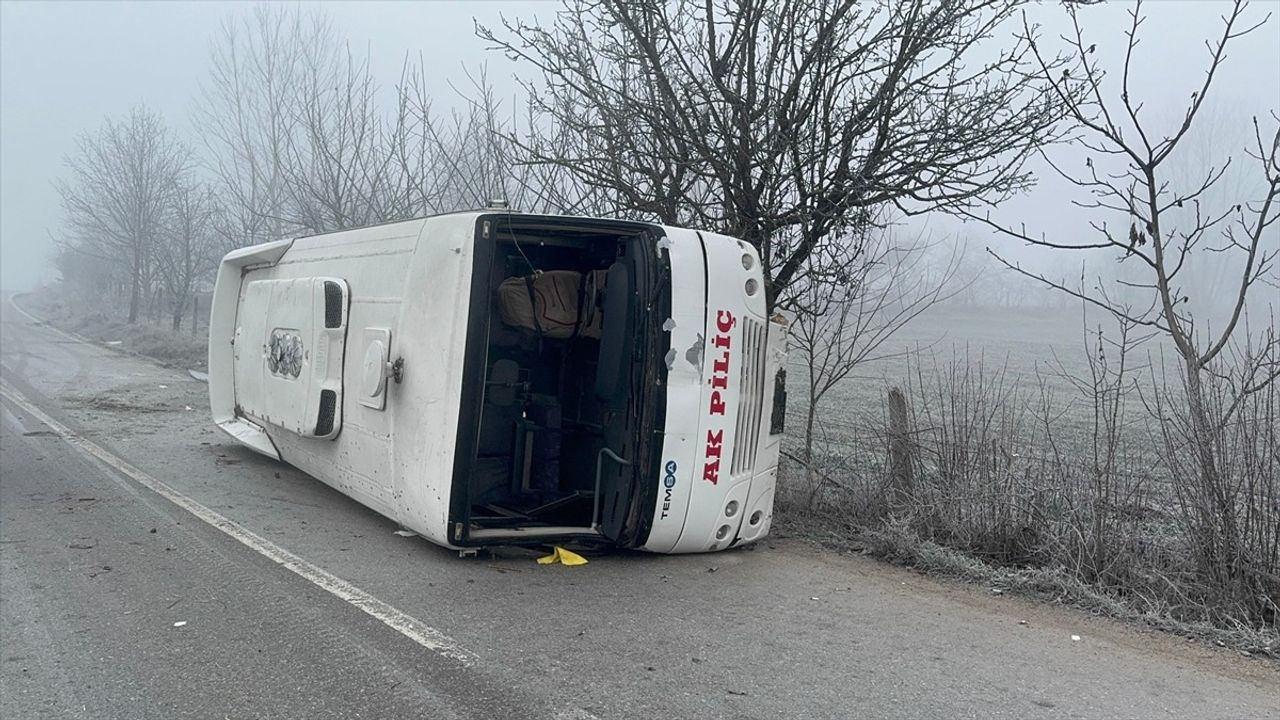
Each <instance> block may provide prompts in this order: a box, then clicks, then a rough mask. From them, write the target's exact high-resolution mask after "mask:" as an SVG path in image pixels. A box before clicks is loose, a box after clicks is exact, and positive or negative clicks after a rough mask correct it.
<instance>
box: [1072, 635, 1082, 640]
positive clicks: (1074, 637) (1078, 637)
mask: <svg viewBox="0 0 1280 720" xmlns="http://www.w3.org/2000/svg"><path fill="white" fill-rule="evenodd" d="M1071 642H1080V636H1079V635H1072V636H1071Z"/></svg>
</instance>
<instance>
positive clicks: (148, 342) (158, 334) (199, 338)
mask: <svg viewBox="0 0 1280 720" xmlns="http://www.w3.org/2000/svg"><path fill="white" fill-rule="evenodd" d="M19 302H20V304H21V305H22V306H23V308H24V309H26V310H27V311H28V312H30V313H32V314H34V315H35V316H36V317H39V318H41V319H43V320H45V321H47V322H49V323H50V324H52V325H54V326H55V327H58V328H61V329H63V330H69V331H71V332H74V333H76V334H78V335H82V336H84V337H86V338H88V339H90V340H92V341H94V342H98V343H103V344H106V345H107V346H108V347H111V348H114V349H118V350H123V351H126V352H131V353H134V354H137V355H143V356H146V357H149V358H152V359H155V360H159V361H161V362H163V363H166V364H169V365H172V366H174V367H179V368H183V369H189V368H203V367H205V365H206V363H207V362H208V346H209V338H208V335H207V334H205V333H203V332H201V333H200V334H198V335H194V336H193V335H192V334H191V333H190V331H189V330H185V329H184V330H182V331H180V332H176V333H175V332H173V331H172V330H170V329H169V327H170V326H169V321H168V319H159V320H157V319H150V318H147V319H142V320H140V321H139V322H137V323H135V324H133V325H130V324H129V323H128V322H126V317H125V315H124V313H123V310H122V308H121V307H115V305H114V304H111V303H102V302H95V301H94V300H93V299H91V298H84V297H78V296H77V295H76V294H75V293H69V292H67V291H66V290H65V288H64V287H63V286H61V285H47V286H45V287H43V288H40V289H39V290H36V291H34V292H32V293H29V294H26V295H23V296H22V297H21V298H20V299H19ZM113 307H115V310H114V311H113V309H112V308H113Z"/></svg>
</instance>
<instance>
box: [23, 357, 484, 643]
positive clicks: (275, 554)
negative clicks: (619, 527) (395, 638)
mask: <svg viewBox="0 0 1280 720" xmlns="http://www.w3.org/2000/svg"><path fill="white" fill-rule="evenodd" d="M0 396H3V397H4V398H6V399H8V400H9V401H10V402H12V403H13V404H14V405H17V406H18V407H20V408H22V409H23V410H25V411H26V412H27V413H29V414H30V415H31V416H32V417H34V418H36V419H37V420H39V421H40V422H42V423H44V425H45V426H47V427H48V428H49V429H50V430H52V431H53V432H54V433H55V434H57V435H58V437H60V438H62V439H63V440H66V441H67V442H68V443H70V444H71V446H72V447H74V448H76V449H77V450H79V451H80V452H82V453H84V454H85V455H88V456H89V457H92V458H94V459H96V460H99V461H101V462H102V463H104V464H106V465H108V466H109V467H111V468H114V469H115V470H117V471H119V472H120V473H121V474H123V475H126V476H128V477H129V478H131V479H133V480H134V481H135V482H137V483H138V484H140V485H142V486H144V487H146V488H147V489H149V490H151V491H152V492H155V493H156V494H158V495H160V496H162V497H164V498H165V499H166V500H168V501H169V502H171V503H173V504H174V505H177V506H178V507H180V508H182V509H183V510H186V511H187V512H189V513H191V514H192V515H195V516H196V517H197V518H199V519H200V520H202V521H204V522H205V523H207V524H209V525H212V526H213V527H215V528H217V529H219V530H221V531H222V532H224V533H226V534H227V535H229V536H231V537H232V538H234V539H235V540H237V541H238V542H240V543H241V544H243V545H245V546H246V547H248V548H249V549H251V550H253V551H254V552H256V553H258V554H259V555H262V556H264V557H267V558H270V559H271V560H272V561H273V562H276V563H278V564H279V565H282V566H284V567H285V568H286V569H288V570H289V571H290V572H292V573H294V574H296V575H298V576H300V577H302V578H305V579H306V580H307V581H308V582H310V583H312V584H313V585H316V586H317V587H319V588H321V589H322V590H324V591H325V592H327V593H329V594H331V595H333V596H335V597H338V598H340V599H342V600H343V601H345V602H347V603H349V604H351V605H354V606H355V607H357V608H359V609H360V610H361V611H363V612H364V613H365V614H367V615H371V616H372V617H374V618H376V619H377V620H379V621H380V622H382V623H383V624H384V625H386V626H387V627H389V628H391V629H392V630H395V631H396V632H398V633H400V634H401V635H404V636H405V637H407V638H409V639H410V640H412V641H414V642H416V643H418V644H419V645H421V646H422V647H424V648H426V649H428V650H430V651H432V652H434V653H437V654H439V655H442V656H444V657H446V658H449V659H451V660H454V661H456V662H458V663H460V664H462V665H463V666H467V667H469V666H471V665H474V664H475V663H476V662H478V661H479V658H478V657H477V656H476V655H475V654H474V653H472V652H471V651H469V650H467V649H465V648H463V647H462V646H461V645H459V644H458V643H457V642H456V641H455V640H454V639H453V638H450V637H449V636H448V635H446V634H444V633H443V632H441V631H439V630H437V629H435V628H433V627H431V626H430V625H427V624H426V623H424V622H422V621H421V620H419V619H417V618H415V617H413V616H412V615H409V614H407V613H405V612H402V611H400V610H397V609H396V608H394V607H392V606H391V605H388V604H387V603H385V602H383V601H381V600H379V599H378V598H376V597H374V596H373V595H370V594H369V593H367V592H365V591H364V590H361V589H360V588H358V587H356V586H355V585H352V584H351V583H349V582H347V581H346V580H343V579H342V578H340V577H338V576H336V575H334V574H332V573H330V572H328V571H326V570H322V569H321V568H319V567H316V566H315V565H312V564H311V563H309V562H307V561H306V560H303V559H302V558H300V557H298V556H297V555H294V554H293V553H291V552H289V551H288V550H285V549H284V548H282V547H280V546H279V545H276V544H275V543H273V542H271V541H270V540H267V539H266V538H263V537H261V536H259V535H257V534H255V533H254V532H252V531H250V530H248V529H246V528H244V527H243V526H241V525H239V524H237V523H236V522H235V521H233V520H231V519H229V518H227V517H225V516H223V515H221V514H219V513H217V512H214V511H213V510H210V509H209V508H207V507H205V506H204V505H201V504H200V503H198V502H196V501H195V500H192V499H191V498H189V497H187V496H185V495H183V494H182V493H180V492H178V491H177V490H174V489H173V488H172V487H169V486H168V485H166V484H165V483H163V482H161V481H160V480H157V479H156V478H154V477H152V476H151V475H148V474H147V473H145V472H143V471H142V470H139V469H138V468H136V467H134V466H133V465H130V464H129V463H128V462H125V461H124V460H122V459H121V458H119V457H117V456H116V455H114V454H112V453H110V452H108V451H107V450H106V449H104V448H103V447H102V446H100V445H98V444H97V443H95V442H93V441H92V440H88V439H86V438H84V437H82V436H80V435H78V434H76V433H75V432H74V431H72V430H71V429H70V428H68V427H67V426H65V425H63V424H62V423H60V422H58V421H57V420H54V419H53V418H51V417H49V416H48V415H47V414H45V412H44V411H42V410H41V409H40V408H38V407H36V406H35V405H34V404H32V403H31V401H29V400H27V399H26V398H25V397H23V395H22V394H21V393H20V392H18V391H17V390H15V389H13V388H12V387H10V386H9V384H8V383H6V382H0ZM115 479H116V481H117V482H120V483H122V484H123V483H124V480H122V479H120V478H119V477H116V478H115Z"/></svg>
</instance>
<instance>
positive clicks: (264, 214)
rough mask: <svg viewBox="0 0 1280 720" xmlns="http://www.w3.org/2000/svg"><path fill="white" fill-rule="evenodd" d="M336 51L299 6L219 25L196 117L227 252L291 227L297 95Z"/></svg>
mask: <svg viewBox="0 0 1280 720" xmlns="http://www.w3.org/2000/svg"><path fill="white" fill-rule="evenodd" d="M340 52H341V45H340V44H339V43H338V41H337V38H336V36H335V34H334V32H333V28H332V26H331V24H330V22H329V21H328V19H327V18H326V17H325V16H324V15H323V14H322V13H320V12H312V11H304V10H302V9H301V8H298V7H285V6H279V5H268V4H262V5H257V6H255V7H254V8H253V10H252V12H249V13H238V14H234V15H229V16H228V17H227V19H226V20H225V21H224V22H223V23H222V25H221V26H220V27H219V29H218V35H217V38H216V40H215V41H214V44H213V49H212V54H211V63H210V65H211V67H210V75H209V79H208V81H207V82H206V83H205V84H203V85H202V87H201V93H200V98H199V102H198V103H197V106H196V110H195V119H196V126H197V128H198V130H199V133H200V137H201V141H202V143H203V145H204V148H205V151H206V152H205V154H206V157H207V163H208V165H209V167H210V170H211V171H212V172H213V173H214V175H215V176H216V177H217V179H218V193H219V194H220V195H221V196H222V197H223V200H222V202H223V205H224V208H225V212H224V213H223V214H222V215H221V219H222V221H223V222H225V223H226V227H223V228H221V231H222V234H223V235H224V242H225V243H226V246H227V249H230V248H232V247H239V246H241V245H248V244H252V243H255V242H266V241H268V240H278V239H280V237H282V236H283V235H284V234H285V233H286V232H288V231H289V230H291V229H292V228H290V227H288V224H287V220H286V209H285V204H286V202H287V200H288V192H287V188H286V186H285V183H286V180H287V177H286V175H287V163H288V161H289V157H288V155H289V147H290V142H291V141H292V140H294V138H295V137H296V136H297V132H298V127H297V126H298V124H299V122H301V120H302V118H303V117H304V114H303V113H302V111H301V110H300V108H299V106H300V104H301V103H300V98H301V97H302V94H303V91H304V90H305V89H306V87H307V85H306V80H307V78H308V76H310V77H316V76H317V74H318V73H321V72H327V69H329V68H333V67H335V66H336V65H337V64H338V62H339V59H340Z"/></svg>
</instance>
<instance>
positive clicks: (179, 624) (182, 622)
mask: <svg viewBox="0 0 1280 720" xmlns="http://www.w3.org/2000/svg"><path fill="white" fill-rule="evenodd" d="M186 624H187V621H186V620H179V621H178V622H176V623H174V624H173V626H174V627H182V626H183V625H186Z"/></svg>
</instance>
